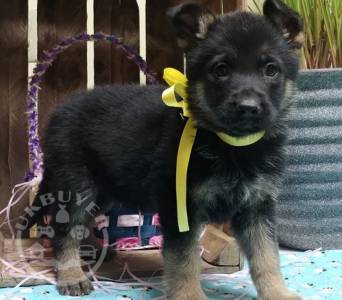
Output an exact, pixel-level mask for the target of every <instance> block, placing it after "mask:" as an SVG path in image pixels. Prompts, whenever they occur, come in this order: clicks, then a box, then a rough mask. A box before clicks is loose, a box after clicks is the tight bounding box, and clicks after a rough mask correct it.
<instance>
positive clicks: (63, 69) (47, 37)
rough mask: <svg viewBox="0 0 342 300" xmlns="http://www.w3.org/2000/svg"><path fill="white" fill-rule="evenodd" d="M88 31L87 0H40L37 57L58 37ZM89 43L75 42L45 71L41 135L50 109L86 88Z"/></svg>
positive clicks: (40, 113) (56, 40) (41, 95)
mask: <svg viewBox="0 0 342 300" xmlns="http://www.w3.org/2000/svg"><path fill="white" fill-rule="evenodd" d="M84 31H86V0H73V1H69V0H49V1H39V2H38V43H39V45H38V57H39V56H40V55H41V54H42V51H43V50H47V49H50V48H52V47H54V46H55V45H56V43H57V42H58V40H59V39H61V38H62V37H65V36H72V35H75V34H78V33H81V32H84ZM86 82H87V53H86V43H79V44H77V45H73V46H72V47H70V48H69V49H67V50H66V51H65V52H63V53H62V54H61V55H60V56H59V58H57V59H56V61H55V62H54V63H53V65H52V66H51V68H50V69H49V70H48V71H47V73H46V74H45V75H44V78H43V83H42V90H41V91H40V95H39V119H40V120H39V122H40V130H39V132H40V136H43V135H44V130H45V127H46V124H47V121H48V118H49V115H50V113H51V112H52V111H53V110H54V108H55V107H56V105H57V104H58V103H61V102H62V101H64V100H65V98H66V97H67V96H69V95H70V94H71V93H72V92H74V91H76V90H81V89H85V88H86Z"/></svg>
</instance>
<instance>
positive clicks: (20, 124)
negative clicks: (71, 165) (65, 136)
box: [0, 0, 28, 234]
mask: <svg viewBox="0 0 342 300" xmlns="http://www.w3.org/2000/svg"><path fill="white" fill-rule="evenodd" d="M0 28H1V34H0V69H1V76H0V208H3V207H4V206H5V205H7V203H8V200H9V197H10V191H11V189H12V188H13V186H14V185H15V184H17V183H20V182H23V179H24V177H25V174H26V171H27V170H28V155H27V138H26V115H25V111H26V89H27V2H26V1H21V0H14V1H10V2H9V1H1V2H0ZM27 204H28V200H27V198H24V199H23V201H21V202H20V203H19V204H18V205H17V206H16V207H15V208H14V209H13V210H12V213H11V218H16V217H18V216H19V215H20V214H21V212H22V209H23V207H24V206H26V205H27ZM2 220H3V218H2V217H0V224H1V223H2ZM1 232H3V233H6V234H8V231H7V230H6V228H5V227H2V228H1Z"/></svg>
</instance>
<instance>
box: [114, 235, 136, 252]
mask: <svg viewBox="0 0 342 300" xmlns="http://www.w3.org/2000/svg"><path fill="white" fill-rule="evenodd" d="M114 247H115V249H117V250H120V249H131V248H136V247H140V244H139V238H138V237H125V238H121V239H117V240H116V242H115V244H114Z"/></svg>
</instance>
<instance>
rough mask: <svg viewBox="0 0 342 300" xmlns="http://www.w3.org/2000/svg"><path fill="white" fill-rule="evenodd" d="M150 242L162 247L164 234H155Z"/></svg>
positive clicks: (152, 244)
mask: <svg viewBox="0 0 342 300" xmlns="http://www.w3.org/2000/svg"><path fill="white" fill-rule="evenodd" d="M148 244H149V245H150V246H155V247H158V248H161V247H162V245H163V236H161V235H155V236H153V237H151V238H150V240H149V242H148Z"/></svg>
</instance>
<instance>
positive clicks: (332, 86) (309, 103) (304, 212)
mask: <svg viewBox="0 0 342 300" xmlns="http://www.w3.org/2000/svg"><path fill="white" fill-rule="evenodd" d="M298 88H299V92H298V94H297V96H296V99H295V100H296V101H297V108H296V109H295V110H294V112H293V113H292V116H291V121H290V145H289V146H288V148H287V151H288V155H289V160H288V168H287V170H288V171H287V179H286V182H285V186H284V189H283V193H282V195H281V197H280V199H279V205H278V217H279V219H278V224H279V225H278V232H279V241H280V243H281V244H282V245H285V246H289V247H294V248H298V249H316V248H319V247H323V248H326V249H327V248H329V249H332V248H338V249H342V70H341V69H339V70H333V71H325V70H320V71H310V72H303V73H302V74H301V75H300V78H299V80H298Z"/></svg>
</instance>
